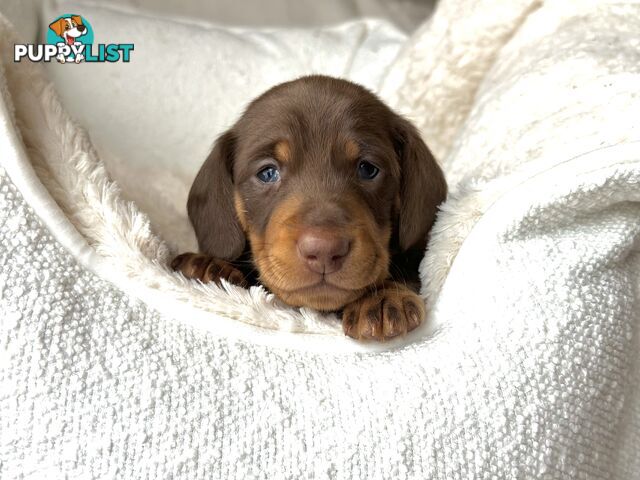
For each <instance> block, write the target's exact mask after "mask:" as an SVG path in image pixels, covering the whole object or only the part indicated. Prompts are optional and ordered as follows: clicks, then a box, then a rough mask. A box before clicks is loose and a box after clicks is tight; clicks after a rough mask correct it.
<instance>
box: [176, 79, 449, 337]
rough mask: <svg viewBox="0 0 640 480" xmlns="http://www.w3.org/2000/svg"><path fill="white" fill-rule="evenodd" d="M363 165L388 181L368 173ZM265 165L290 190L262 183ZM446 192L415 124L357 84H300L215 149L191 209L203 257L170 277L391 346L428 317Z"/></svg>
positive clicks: (264, 103) (182, 264) (283, 90)
mask: <svg viewBox="0 0 640 480" xmlns="http://www.w3.org/2000/svg"><path fill="white" fill-rule="evenodd" d="M361 162H369V163H370V164H373V165H375V167H377V168H378V173H377V176H375V177H374V178H372V179H366V178H362V177H361V176H358V171H359V170H358V169H359V168H361V166H362V165H361ZM265 166H273V167H275V168H278V170H279V173H280V179H279V181H277V182H274V183H264V182H261V181H260V180H259V179H258V178H257V177H256V175H257V174H258V172H260V171H261V169H263V168H265ZM446 192H447V188H446V183H445V180H444V176H443V174H442V171H441V170H440V168H439V166H438V164H437V163H436V162H435V160H434V158H433V156H432V155H431V153H430V152H429V149H428V148H427V146H426V145H425V143H424V142H423V141H422V139H421V138H420V135H419V134H418V132H417V131H416V129H415V128H414V127H413V126H412V125H411V124H410V123H409V122H408V121H406V120H405V119H403V118H401V117H400V116H398V115H397V114H395V113H394V112H393V111H391V110H390V109H389V108H388V107H387V106H386V105H384V104H383V103H382V102H381V101H380V100H379V99H378V98H377V97H376V96H375V95H373V94H372V93H371V92H369V91H368V90H366V89H364V88H362V87H360V86H358V85H356V84H353V83H351V82H347V81H345V80H339V79H335V78H331V77H324V76H310V77H303V78H301V79H298V80H294V81H292V82H287V83H283V84H281V85H278V86H276V87H274V88H272V89H271V90H269V91H267V92H266V93H264V94H263V95H261V96H260V97H258V98H257V99H256V100H254V101H253V102H252V103H251V104H250V105H249V107H248V108H247V110H246V111H245V113H244V114H243V115H242V117H241V118H240V119H239V120H238V121H237V123H236V124H235V125H234V126H233V127H231V129H229V130H228V131H227V132H226V133H224V134H223V135H222V136H221V137H220V138H219V139H218V140H217V142H216V144H215V146H214V148H213V151H212V152H211V155H210V156H209V158H207V160H206V161H205V163H204V165H203V166H202V168H201V169H200V172H199V173H198V175H197V177H196V179H195V181H194V183H193V186H192V188H191V192H190V194H189V200H188V204H187V209H188V212H189V218H190V219H191V222H192V224H193V226H194V229H195V232H196V236H197V238H198V244H199V248H200V252H201V254H183V255H182V256H180V257H178V258H179V261H175V262H174V265H173V266H174V268H175V269H177V270H180V271H182V272H183V273H184V274H185V275H186V276H189V277H191V278H198V279H200V280H203V281H218V280H219V278H225V279H227V280H229V281H231V282H233V283H241V284H242V283H245V282H246V283H249V284H253V283H257V282H259V283H262V284H263V285H264V286H265V287H267V288H268V289H269V290H271V291H272V292H273V293H275V294H276V295H277V296H278V297H280V298H281V299H282V300H283V301H285V302H286V303H289V304H290V305H294V306H305V307H311V308H315V309H318V310H323V311H339V310H343V312H344V314H343V326H344V330H345V333H347V334H348V335H350V336H352V337H355V338H372V339H385V338H391V337H394V336H396V335H400V334H403V333H405V332H407V331H409V330H411V329H413V328H415V326H417V325H418V324H420V322H421V321H422V320H423V318H424V314H425V313H424V306H423V304H422V301H421V300H420V298H419V297H418V296H417V295H416V293H415V291H416V290H417V288H418V286H419V277H418V265H419V263H420V260H421V258H422V256H423V255H424V249H425V246H426V241H427V235H428V232H429V230H430V228H431V226H432V224H433V222H434V219H435V215H436V210H437V207H438V205H439V204H440V203H442V202H443V201H444V199H445V197H446ZM202 255H205V256H208V257H209V259H210V260H209V263H206V262H205V260H203V259H202ZM176 260H178V259H176ZM221 261H223V262H221ZM191 262H196V266H194V265H192V264H191ZM205 263H206V266H205V265H204V264H205ZM209 265H213V266H209ZM229 267H232V269H231V268H229ZM238 271H239V272H242V275H243V276H244V278H242V277H240V276H238V274H237V273H235V272H238ZM216 272H218V273H217V275H218V276H217V277H216Z"/></svg>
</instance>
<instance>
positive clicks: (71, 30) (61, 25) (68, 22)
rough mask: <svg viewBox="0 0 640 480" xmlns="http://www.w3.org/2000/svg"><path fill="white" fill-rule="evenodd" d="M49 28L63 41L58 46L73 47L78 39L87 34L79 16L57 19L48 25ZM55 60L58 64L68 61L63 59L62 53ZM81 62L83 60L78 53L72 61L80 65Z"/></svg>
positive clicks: (65, 58) (82, 56) (81, 55)
mask: <svg viewBox="0 0 640 480" xmlns="http://www.w3.org/2000/svg"><path fill="white" fill-rule="evenodd" d="M49 28H50V29H51V30H53V31H54V32H55V34H56V35H58V36H59V37H62V38H63V39H64V43H62V42H60V43H59V44H58V45H61V44H62V45H73V44H74V43H75V41H76V39H77V38H78V37H81V36H82V35H85V34H86V33H87V27H85V26H84V25H83V24H82V17H80V16H79V15H71V16H70V17H63V18H59V19H58V20H56V21H55V22H53V23H52V24H51V25H49ZM56 59H57V60H58V62H60V63H65V62H67V61H68V60H69V58H67V57H65V56H64V55H63V54H62V53H61V54H60V55H58V56H57V57H56ZM82 60H84V55H83V54H81V53H78V54H77V55H76V56H75V59H74V61H75V62H76V63H80V62H81V61H82Z"/></svg>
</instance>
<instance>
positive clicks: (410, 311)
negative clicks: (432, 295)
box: [342, 282, 426, 341]
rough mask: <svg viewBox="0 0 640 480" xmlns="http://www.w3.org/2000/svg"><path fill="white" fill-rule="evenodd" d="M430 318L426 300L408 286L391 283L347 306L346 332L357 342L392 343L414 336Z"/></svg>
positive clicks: (343, 319) (343, 314) (344, 314)
mask: <svg viewBox="0 0 640 480" xmlns="http://www.w3.org/2000/svg"><path fill="white" fill-rule="evenodd" d="M425 316H426V311H425V306H424V302H423V301H422V299H421V298H420V297H419V296H418V295H417V294H416V293H414V292H413V291H411V290H409V289H408V288H407V287H406V286H404V285H401V284H398V283H395V282H387V283H385V284H384V285H383V286H382V287H381V288H380V289H379V290H378V291H376V292H372V293H369V294H366V295H365V296H363V297H361V298H360V299H358V300H356V301H355V302H352V303H350V304H349V305H347V306H346V307H345V308H344V310H343V312H342V328H343V330H344V333H345V334H346V335H348V336H349V337H352V338H355V339H357V340H379V341H380V340H382V341H383V340H388V339H391V338H394V337H397V336H399V335H404V334H405V333H407V332H410V331H411V330H413V329H414V328H416V327H417V326H418V325H420V324H421V323H422V321H423V320H424V318H425Z"/></svg>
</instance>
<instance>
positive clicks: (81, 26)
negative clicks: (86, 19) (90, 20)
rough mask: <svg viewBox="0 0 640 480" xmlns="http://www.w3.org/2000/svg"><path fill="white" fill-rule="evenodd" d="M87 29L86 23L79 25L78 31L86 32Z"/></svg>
mask: <svg viewBox="0 0 640 480" xmlns="http://www.w3.org/2000/svg"><path fill="white" fill-rule="evenodd" d="M86 29H87V27H85V26H84V25H78V31H79V32H84V31H85V30H86Z"/></svg>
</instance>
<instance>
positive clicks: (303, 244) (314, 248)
mask: <svg viewBox="0 0 640 480" xmlns="http://www.w3.org/2000/svg"><path fill="white" fill-rule="evenodd" d="M350 248H351V242H349V239H348V238H345V237H342V236H340V235H338V234H336V233H331V232H326V231H322V230H316V229H309V230H306V231H305V232H303V233H302V234H301V235H300V237H299V238H298V255H300V258H301V259H302V260H303V261H304V262H305V264H306V265H307V267H309V268H310V269H311V270H313V271H314V272H318V273H332V272H335V271H337V270H340V268H342V264H343V263H344V260H345V258H346V257H347V255H348V254H349V249H350Z"/></svg>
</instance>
